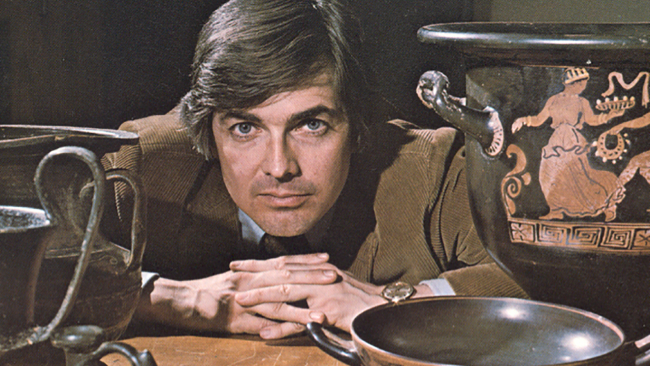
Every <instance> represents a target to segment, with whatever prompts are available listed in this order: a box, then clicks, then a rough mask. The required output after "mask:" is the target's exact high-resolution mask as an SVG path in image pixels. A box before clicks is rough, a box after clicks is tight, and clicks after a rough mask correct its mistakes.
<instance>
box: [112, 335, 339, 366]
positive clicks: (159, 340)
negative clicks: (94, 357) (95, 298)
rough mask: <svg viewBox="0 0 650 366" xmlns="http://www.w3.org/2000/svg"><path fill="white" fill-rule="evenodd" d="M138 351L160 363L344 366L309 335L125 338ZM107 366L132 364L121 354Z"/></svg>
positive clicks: (167, 365)
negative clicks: (277, 337) (265, 338)
mask: <svg viewBox="0 0 650 366" xmlns="http://www.w3.org/2000/svg"><path fill="white" fill-rule="evenodd" d="M120 342H124V343H127V344H130V345H132V346H133V347H135V348H136V349H137V350H138V351H143V350H145V349H146V350H149V351H150V352H151V354H152V355H153V357H154V359H155V360H156V363H157V364H158V366H193V365H197V366H198V365H200V366H203V365H224V366H225V365H227V366H231V365H233V366H234V365H236V366H247V365H250V366H265V365H269V366H271V365H272V366H298V365H299V366H303V365H324V366H343V365H345V364H343V363H342V362H339V361H337V360H336V359H334V358H332V357H330V356H329V355H327V354H326V353H324V352H323V351H321V350H320V349H319V348H318V347H316V346H315V345H314V344H313V342H312V341H311V339H309V338H308V337H307V336H300V337H293V338H289V339H284V340H277V341H265V340H263V339H261V338H259V337H257V336H228V337H225V336H224V337H212V336H193V335H192V336H190V335H183V336H163V337H135V338H127V339H123V340H121V341H120ZM102 361H103V362H104V363H105V364H106V365H107V366H130V363H129V362H128V361H127V360H126V359H125V358H124V357H122V356H120V355H108V356H106V357H104V358H103V359H102Z"/></svg>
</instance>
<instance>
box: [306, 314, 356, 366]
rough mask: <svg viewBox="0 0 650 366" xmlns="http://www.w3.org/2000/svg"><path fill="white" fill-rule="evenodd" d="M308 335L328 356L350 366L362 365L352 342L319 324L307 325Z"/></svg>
mask: <svg viewBox="0 0 650 366" xmlns="http://www.w3.org/2000/svg"><path fill="white" fill-rule="evenodd" d="M307 334H308V335H309V338H311V339H312V340H313V341H314V342H316V345H317V346H318V348H320V349H322V350H323V351H324V352H325V353H327V354H328V355H330V356H332V357H334V358H336V359H337V360H339V361H341V362H343V363H346V364H348V365H352V366H359V365H361V358H359V354H358V353H357V351H356V349H355V348H354V345H353V344H352V342H351V341H348V340H345V339H343V338H341V337H338V336H336V335H335V334H334V333H332V332H329V331H327V330H326V329H325V328H323V326H322V325H321V324H319V323H307Z"/></svg>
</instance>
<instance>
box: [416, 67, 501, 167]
mask: <svg viewBox="0 0 650 366" xmlns="http://www.w3.org/2000/svg"><path fill="white" fill-rule="evenodd" d="M448 84H449V79H447V76H445V74H443V73H441V72H439V71H427V72H425V73H424V74H422V76H421V77H420V81H419V82H418V86H417V90H416V92H417V94H418V97H419V98H420V100H421V101H422V103H423V104H424V105H425V106H427V107H428V108H431V109H433V110H435V111H436V113H438V115H440V117H442V118H443V119H445V120H446V121H447V122H449V123H451V124H452V125H454V127H456V128H458V129H459V130H461V131H463V132H464V133H466V134H467V135H469V136H472V137H473V138H474V139H476V140H477V141H478V142H479V144H481V146H482V147H483V150H484V151H485V153H486V154H488V155H489V156H498V155H499V154H500V153H501V152H502V151H503V146H504V132H503V125H502V123H501V119H500V118H499V114H498V113H497V111H495V110H494V109H492V108H490V107H487V108H486V109H485V110H483V111H479V110H476V109H472V108H469V107H466V106H465V105H464V102H463V100H462V99H460V98H457V97H454V96H451V95H449V94H448V93H447V85H448Z"/></svg>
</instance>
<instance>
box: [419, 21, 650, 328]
mask: <svg viewBox="0 0 650 366" xmlns="http://www.w3.org/2000/svg"><path fill="white" fill-rule="evenodd" d="M418 36H419V39H420V40H421V41H422V42H424V43H426V44H430V45H432V46H431V49H432V52H433V51H434V50H435V51H436V52H439V51H440V50H441V49H446V50H452V51H454V52H458V54H459V55H460V56H459V57H460V58H461V59H462V60H463V62H464V64H465V66H466V98H465V99H459V98H455V97H453V96H450V95H448V93H447V91H446V88H447V80H446V77H445V76H444V75H443V74H441V73H439V72H437V71H430V72H427V73H425V74H424V75H423V76H422V78H421V79H420V84H419V86H418V94H419V96H420V98H421V99H422V101H423V102H424V104H425V105H427V106H428V107H430V108H433V109H435V111H436V112H437V113H438V114H440V115H441V116H443V117H444V118H445V119H446V120H447V121H449V122H450V123H451V124H452V125H454V126H456V127H458V128H459V129H461V130H462V131H463V132H465V134H466V136H467V138H466V148H467V169H468V174H467V176H468V185H469V194H470V201H471V208H472V213H473V218H474V222H475V225H476V227H477V230H478V232H479V235H480V238H481V240H482V241H483V243H484V245H485V246H486V248H487V250H488V252H489V253H490V255H491V256H492V257H493V258H494V259H495V261H496V262H497V263H499V264H500V265H501V266H502V267H503V268H504V269H505V270H506V271H507V272H508V273H509V274H510V275H511V276H512V277H513V278H514V279H515V280H516V281H517V282H518V283H519V284H520V285H521V286H522V287H523V288H524V289H525V290H526V291H527V292H528V293H529V294H530V296H531V297H532V298H533V299H536V300H543V301H549V302H554V303H559V304H565V305H570V306H575V307H578V308H581V309H585V310H588V311H591V312H594V313H597V314H599V315H602V316H604V317H607V318H609V319H611V320H612V321H614V322H615V323H617V324H618V325H620V326H621V327H622V328H623V329H624V331H625V333H626V334H627V336H628V337H630V338H636V337H639V336H641V335H646V334H648V333H650V211H649V210H650V133H649V131H650V97H649V95H650V84H649V83H650V24H609V25H608V24H601V25H590V24H534V23H533V24H530V23H527V24H523V23H522V24H519V23H471V24H440V25H431V26H426V27H423V28H421V29H420V31H419V34H418Z"/></svg>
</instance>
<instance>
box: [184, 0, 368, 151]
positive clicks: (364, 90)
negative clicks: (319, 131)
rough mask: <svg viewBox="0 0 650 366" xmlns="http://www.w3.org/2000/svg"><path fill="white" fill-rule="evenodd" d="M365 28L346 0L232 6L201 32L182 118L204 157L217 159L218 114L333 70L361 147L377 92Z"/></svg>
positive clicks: (235, 1) (274, 0)
mask: <svg viewBox="0 0 650 366" xmlns="http://www.w3.org/2000/svg"><path fill="white" fill-rule="evenodd" d="M360 42H361V30H360V27H359V24H358V21H357V19H356V18H355V17H354V16H353V14H352V12H351V11H350V4H349V3H348V2H347V1H346V0H231V1H229V2H227V3H226V4H224V5H222V6H221V7H220V8H219V9H217V10H216V11H215V12H214V13H213V14H212V15H211V16H210V19H209V20H208V21H207V22H206V24H205V25H204V26H203V29H202V30H201V32H200V34H199V39H198V42H197V46H196V51H195V55H194V61H193V64H192V80H191V85H192V86H191V89H190V91H189V92H188V93H187V94H186V95H185V96H184V97H183V98H182V99H181V103H180V116H181V120H182V121H183V123H184V125H185V126H186V128H187V131H188V133H189V135H190V137H191V138H192V139H193V141H194V144H195V146H196V148H197V149H198V151H199V152H201V153H202V154H203V155H204V156H205V157H206V158H207V159H214V158H216V157H217V153H216V145H215V141H214V136H213V134H212V119H213V116H214V114H215V113H220V112H225V111H228V110H231V109H248V108H251V107H254V106H256V105H259V104H260V103H262V102H264V101H265V100H267V99H268V98H270V97H271V96H273V95H275V94H277V93H280V92H285V91H291V90H296V89H299V88H301V87H304V86H307V85H309V83H310V82H312V81H313V80H314V79H315V78H316V77H317V76H319V75H321V74H322V73H323V72H328V73H329V75H330V76H331V81H332V83H333V84H332V86H333V88H334V91H335V94H336V95H337V103H338V104H339V107H340V108H341V110H342V111H343V112H344V113H345V114H346V116H347V117H348V120H349V122H350V126H351V128H350V131H351V138H352V141H356V142H357V143H360V142H361V141H362V136H363V135H364V134H365V131H366V130H367V126H368V122H369V121H368V120H367V119H368V118H369V116H370V109H369V104H370V93H369V88H368V84H367V82H366V78H365V72H364V70H363V69H362V66H361V64H360V62H359V58H358V57H357V56H356V53H357V52H359V50H360V48H361V46H360V44H361V43H360Z"/></svg>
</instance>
